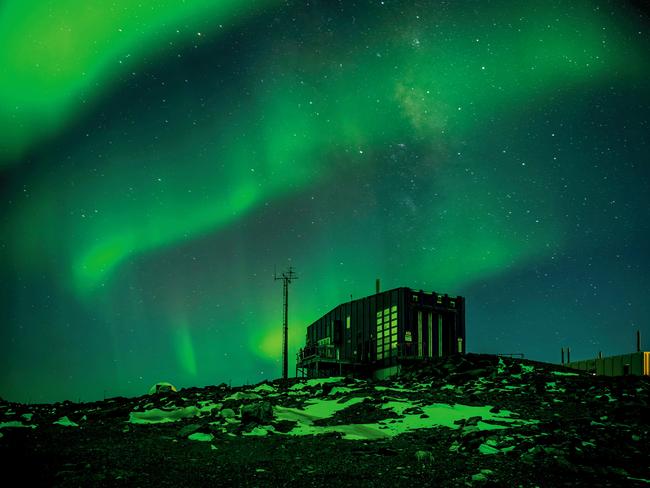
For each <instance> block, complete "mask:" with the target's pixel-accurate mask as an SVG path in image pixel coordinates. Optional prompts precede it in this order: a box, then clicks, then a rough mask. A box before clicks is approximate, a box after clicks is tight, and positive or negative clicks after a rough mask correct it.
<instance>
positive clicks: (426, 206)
mask: <svg viewBox="0 0 650 488" xmlns="http://www.w3.org/2000/svg"><path fill="white" fill-rule="evenodd" d="M101 3H102V2H76V1H73V0H67V1H59V2H53V1H42V0H39V1H36V0H34V1H31V2H28V1H24V0H22V1H18V0H10V1H7V2H5V3H4V4H3V6H2V7H0V46H2V48H0V66H2V71H0V131H2V134H3V135H2V137H0V168H2V169H1V170H0V171H1V173H0V184H1V185H2V197H3V198H2V205H1V207H0V209H1V210H0V211H1V216H2V220H1V223H0V232H1V234H0V236H1V239H2V241H1V244H2V247H1V249H0V269H1V273H2V277H3V280H2V281H3V282H2V287H3V288H2V290H3V293H2V298H1V300H2V312H3V313H2V316H1V318H2V329H1V336H0V338H1V339H2V340H3V343H4V344H5V348H4V354H3V355H2V356H1V358H0V367H1V368H2V369H1V370H2V374H1V375H0V395H2V396H4V397H7V398H9V399H17V400H22V401H27V400H31V401H44V400H57V399H64V398H71V399H78V398H81V399H82V400H90V399H96V398H100V397H101V396H102V395H117V394H120V395H135V394H140V393H142V392H144V391H146V390H147V388H148V386H150V384H152V383H154V382H155V381H158V380H168V381H172V382H173V383H176V384H177V385H179V386H189V385H203V384H213V383H220V382H222V381H226V382H227V381H232V382H233V383H244V382H247V381H249V382H252V381H259V380H261V379H264V378H273V377H277V376H278V375H279V367H280V362H279V354H280V351H281V348H280V323H281V317H282V316H281V298H282V297H281V287H280V286H279V284H278V283H277V282H274V281H273V270H274V266H275V265H277V266H278V269H279V270H281V269H283V268H284V267H286V266H287V265H288V264H293V265H294V266H295V267H296V269H297V271H298V273H299V276H300V279H299V280H297V281H296V282H295V283H294V284H292V287H291V299H290V320H291V324H290V325H291V337H290V340H291V350H292V353H295V351H296V350H297V348H298V347H299V346H300V343H301V342H302V341H303V340H304V334H305V329H306V326H307V325H308V324H309V323H310V322H311V321H313V320H315V319H316V318H318V317H319V315H321V314H322V313H324V312H326V311H327V310H329V309H330V308H332V307H334V306H335V305H337V304H338V303H340V302H343V301H345V300H349V299H350V296H352V297H354V298H358V297H361V296H364V295H367V294H370V293H372V292H373V290H374V279H375V278H376V277H381V278H382V286H383V287H384V288H390V287H397V286H411V287H414V288H418V289H419V288H422V289H425V290H436V291H440V292H447V293H450V294H452V293H453V294H461V295H464V296H466V297H467V336H468V344H467V345H468V350H471V351H476V352H522V353H525V354H526V357H530V358H533V359H540V360H547V361H556V360H558V358H557V356H558V355H559V354H558V351H559V348H560V347H562V346H567V345H569V346H571V347H572V351H573V353H572V355H573V357H575V358H576V359H577V358H582V357H590V356H592V355H595V354H596V353H597V352H598V351H600V350H603V351H604V352H606V353H623V352H627V351H629V350H630V349H631V348H632V346H633V332H634V331H635V330H636V329H637V328H641V330H642V334H644V335H647V334H646V331H647V333H650V328H648V322H647V316H648V314H649V312H650V305H648V303H649V301H648V300H647V297H648V294H649V292H650V278H648V271H649V270H650V267H649V264H650V262H649V260H648V256H647V254H648V253H647V247H648V246H647V242H648V237H649V234H650V218H649V217H650V215H649V214H650V211H649V208H650V206H649V205H648V203H649V202H648V196H647V195H648V194H649V193H650V170H649V169H648V156H647V154H648V147H647V139H648V137H647V136H648V109H649V108H650V91H649V90H648V82H647V80H648V77H649V75H650V69H649V66H650V63H649V57H650V56H649V54H648V53H650V49H649V47H650V46H649V41H648V26H649V24H648V19H647V16H646V15H645V14H644V13H643V12H642V11H640V10H638V9H637V8H636V7H634V6H625V5H624V4H622V3H619V2H571V5H567V4H566V2H545V3H544V4H543V5H532V4H526V5H524V4H522V3H521V2H505V1H502V2H492V3H491V4H489V5H487V4H486V2H453V3H452V4H451V5H449V4H447V3H446V2H391V1H384V2H381V1H380V2H357V3H356V4H354V5H352V3H351V2H341V3H340V4H339V3H338V2H324V1H323V2H311V3H310V4H306V3H302V2H273V1H258V2H242V3H241V4H240V3H239V2H234V1H223V2H212V1H210V2H208V1H202V0H196V1H187V2H184V3H182V4H180V5H179V4H178V2H171V1H169V2H158V1H157V2H153V1H144V2H139V3H138V4H137V5H136V4H133V2H130V1H126V0H123V1H118V2H113V5H112V6H111V7H110V8H109V9H107V8H106V7H103V6H102V5H101ZM244 4H245V5H246V6H245V7H244V6H243V5H244Z"/></svg>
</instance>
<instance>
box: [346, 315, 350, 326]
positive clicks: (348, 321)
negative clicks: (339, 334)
mask: <svg viewBox="0 0 650 488" xmlns="http://www.w3.org/2000/svg"><path fill="white" fill-rule="evenodd" d="M345 328H346V329H349V328H350V316H349V315H348V316H347V317H346V318H345Z"/></svg>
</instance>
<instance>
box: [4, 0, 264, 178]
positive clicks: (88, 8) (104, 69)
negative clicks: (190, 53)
mask: <svg viewBox="0 0 650 488" xmlns="http://www.w3.org/2000/svg"><path fill="white" fill-rule="evenodd" d="M270 3H271V2H270V1H267V0H254V1H248V2H241V1H238V0H218V1H215V0H190V1H183V2H178V1H174V0H143V1H138V2H132V1H130V0H117V1H113V2H110V3H106V2H103V1H99V0H90V1H85V2H79V1H78V0H57V1H54V0H7V1H5V2H3V4H2V5H1V6H0V45H1V46H4V47H3V48H2V49H0V67H1V68H0V69H2V72H1V73H2V76H0V131H1V133H2V134H3V137H2V138H0V167H1V166H2V165H3V164H5V165H6V164H11V162H12V161H13V160H15V159H16V158H18V157H19V156H20V155H21V154H22V153H23V152H24V151H25V150H26V149H27V148H28V147H29V145H31V144H33V143H34V142H37V141H38V140H39V139H42V138H43V137H46V136H49V135H53V134H56V132H57V131H59V130H60V129H61V128H63V127H64V126H65V124H66V123H67V122H69V121H70V120H71V119H73V118H74V117H75V115H76V114H77V113H79V112H81V111H83V110H84V109H85V105H86V103H87V102H88V101H89V100H92V99H94V98H95V97H97V96H98V95H99V94H101V93H102V92H103V91H105V90H107V88H108V87H109V86H110V84H109V83H107V81H109V80H111V79H113V78H115V77H116V76H117V75H119V74H124V73H128V72H129V71H137V70H138V65H137V63H138V62H139V61H141V59H142V57H143V55H145V54H151V53H161V52H163V51H166V50H172V49H174V48H180V46H182V45H184V44H186V43H187V42H189V41H190V40H196V39H197V35H198V33H197V28H196V27H197V26H198V25H204V24H203V22H204V21H205V20H206V18H210V19H212V22H211V23H212V25H219V24H232V22H233V21H236V20H237V19H239V18H241V17H243V16H245V15H250V14H251V13H253V12H254V11H259V10H261V9H263V8H265V7H266V5H267V4H270ZM170 44H171V46H172V47H170ZM161 46H164V47H161Z"/></svg>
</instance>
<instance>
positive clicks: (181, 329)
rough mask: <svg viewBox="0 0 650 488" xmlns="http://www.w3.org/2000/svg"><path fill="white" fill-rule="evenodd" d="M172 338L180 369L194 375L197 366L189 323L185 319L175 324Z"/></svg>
mask: <svg viewBox="0 0 650 488" xmlns="http://www.w3.org/2000/svg"><path fill="white" fill-rule="evenodd" d="M172 339H173V341H174V350H175V351H176V358H177V360H178V365H179V366H180V368H181V370H182V371H184V372H185V373H187V374H189V375H192V376H196V373H197V368H196V356H195V354H194V344H193V342H192V335H191V332H190V327H189V324H188V323H187V322H186V321H182V322H180V323H178V324H177V325H176V329H175V330H174V334H172Z"/></svg>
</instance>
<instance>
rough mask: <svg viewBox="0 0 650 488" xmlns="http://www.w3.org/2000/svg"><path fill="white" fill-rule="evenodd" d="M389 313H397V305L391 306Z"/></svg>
mask: <svg viewBox="0 0 650 488" xmlns="http://www.w3.org/2000/svg"><path fill="white" fill-rule="evenodd" d="M391 311H392V312H393V313H397V305H393V306H392V307H391Z"/></svg>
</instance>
